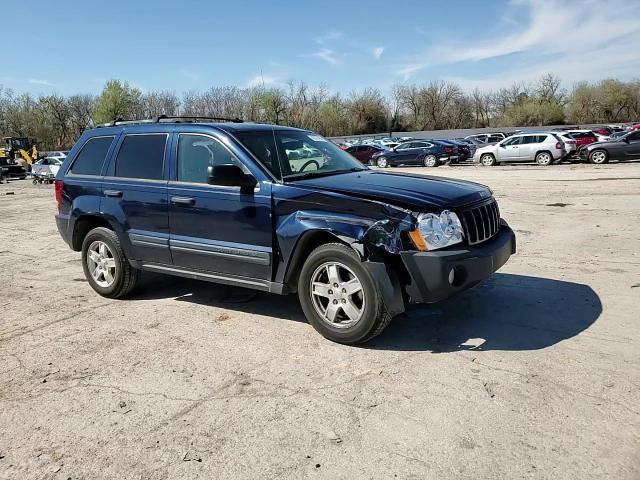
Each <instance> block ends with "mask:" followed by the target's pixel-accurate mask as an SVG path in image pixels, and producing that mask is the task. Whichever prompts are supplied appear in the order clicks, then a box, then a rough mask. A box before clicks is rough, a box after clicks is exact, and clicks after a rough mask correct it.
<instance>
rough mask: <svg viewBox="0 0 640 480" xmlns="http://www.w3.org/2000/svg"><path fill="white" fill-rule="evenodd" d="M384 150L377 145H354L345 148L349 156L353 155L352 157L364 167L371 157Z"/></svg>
mask: <svg viewBox="0 0 640 480" xmlns="http://www.w3.org/2000/svg"><path fill="white" fill-rule="evenodd" d="M385 150H387V149H385V148H383V147H379V146H377V145H355V146H353V147H349V148H347V150H346V151H347V152H348V153H350V154H351V155H353V156H354V157H356V158H357V159H358V160H360V161H361V162H362V163H364V164H365V165H369V162H370V161H371V157H372V156H373V155H374V154H375V153H380V152H384V151H385Z"/></svg>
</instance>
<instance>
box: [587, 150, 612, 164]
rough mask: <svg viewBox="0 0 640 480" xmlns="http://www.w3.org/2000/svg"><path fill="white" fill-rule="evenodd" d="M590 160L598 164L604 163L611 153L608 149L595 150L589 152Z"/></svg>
mask: <svg viewBox="0 0 640 480" xmlns="http://www.w3.org/2000/svg"><path fill="white" fill-rule="evenodd" d="M589 161H590V162H591V163H594V164H596V165H602V164H603V163H607V162H608V161H609V153H608V152H607V151H606V150H594V151H593V152H591V153H590V154H589Z"/></svg>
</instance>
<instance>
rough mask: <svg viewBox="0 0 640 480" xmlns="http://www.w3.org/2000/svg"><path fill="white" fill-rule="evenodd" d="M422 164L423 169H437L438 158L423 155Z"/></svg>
mask: <svg viewBox="0 0 640 480" xmlns="http://www.w3.org/2000/svg"><path fill="white" fill-rule="evenodd" d="M422 163H423V164H424V166H425V167H431V168H433V167H437V166H438V158H437V157H436V156H435V155H425V157H424V159H423V161H422Z"/></svg>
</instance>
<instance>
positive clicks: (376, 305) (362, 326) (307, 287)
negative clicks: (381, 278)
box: [298, 243, 392, 345]
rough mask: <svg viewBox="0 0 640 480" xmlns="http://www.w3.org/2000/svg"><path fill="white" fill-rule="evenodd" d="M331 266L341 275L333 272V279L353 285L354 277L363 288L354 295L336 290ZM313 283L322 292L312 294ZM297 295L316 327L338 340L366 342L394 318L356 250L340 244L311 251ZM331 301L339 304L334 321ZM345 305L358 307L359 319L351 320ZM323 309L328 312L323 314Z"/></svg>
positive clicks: (332, 338)
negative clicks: (332, 274)
mask: <svg viewBox="0 0 640 480" xmlns="http://www.w3.org/2000/svg"><path fill="white" fill-rule="evenodd" d="M332 265H333V266H335V267H337V269H336V270H335V272H337V277H338V278H337V279H336V278H335V275H334V280H337V282H340V283H341V284H342V285H346V286H347V287H348V286H349V285H351V286H352V288H354V287H353V283H354V282H353V280H354V279H355V280H357V282H359V283H358V284H357V285H359V287H360V290H358V291H357V292H355V293H352V294H349V293H346V294H345V293H343V292H344V290H342V292H341V291H340V290H336V289H335V287H333V286H332V284H331V280H332V279H331V278H330V275H329V272H330V269H331V266H332ZM347 281H349V283H347ZM312 282H314V283H315V284H316V285H319V286H320V289H319V290H318V292H322V293H317V294H313V293H312V287H311V284H312ZM333 285H335V283H334V284H333ZM338 288H340V286H339V287H338ZM334 290H335V291H334ZM298 297H299V299H300V305H301V306H302V310H303V311H304V314H305V316H306V317H307V320H308V321H309V323H310V324H311V325H312V326H313V328H315V329H316V331H318V333H320V334H321V335H322V336H323V337H325V338H327V339H329V340H331V341H333V342H337V343H342V344H346V345H353V344H358V343H364V342H367V341H368V340H370V339H372V338H373V337H375V336H377V335H379V334H380V333H381V332H382V331H383V330H384V329H385V328H386V327H387V325H389V323H390V322H391V318H392V317H391V315H390V314H389V312H388V310H387V307H386V305H385V303H384V300H383V297H382V295H381V293H380V292H379V291H378V289H377V287H376V282H375V281H374V279H373V277H372V276H371V274H370V273H369V271H368V270H367V269H366V268H364V266H363V265H362V262H361V261H360V259H359V258H358V255H357V254H356V252H355V251H354V250H353V249H351V248H349V247H348V246H346V245H343V244H341V243H328V244H325V245H321V246H319V247H318V248H316V249H315V250H314V251H313V252H311V254H310V255H309V257H308V258H307V260H306V261H305V263H304V265H303V266H302V270H301V271H300V277H299V279H298ZM332 304H334V305H337V306H336V307H333V312H336V313H335V315H334V319H333V320H334V321H331V320H329V318H328V316H330V315H331V313H330V312H329V310H330V307H331V305H332ZM342 305H345V307H346V306H347V305H348V306H350V308H351V311H352V312H354V310H353V309H354V308H355V310H356V311H358V313H359V317H358V319H357V320H355V321H354V320H352V317H351V316H349V315H348V314H347V310H345V309H343V307H342ZM323 310H324V313H325V315H323V314H322V311H323Z"/></svg>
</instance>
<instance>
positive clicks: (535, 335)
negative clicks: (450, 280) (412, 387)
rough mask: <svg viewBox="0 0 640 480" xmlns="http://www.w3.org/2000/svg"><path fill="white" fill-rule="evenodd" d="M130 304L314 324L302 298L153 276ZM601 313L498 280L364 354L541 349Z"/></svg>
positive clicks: (583, 289) (585, 298)
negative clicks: (191, 306)
mask: <svg viewBox="0 0 640 480" xmlns="http://www.w3.org/2000/svg"><path fill="white" fill-rule="evenodd" d="M128 298H129V299H131V300H152V299H167V298H174V299H175V300H176V301H180V302H190V303H196V304H200V305H206V306H213V307H219V308H225V309H228V310H231V311H239V312H244V313H250V314H257V315H266V316H272V317H275V318H276V320H277V321H279V320H280V319H283V320H284V319H286V320H293V321H297V322H306V319H305V317H304V314H303V312H302V309H301V308H300V305H299V304H298V301H297V298H296V297H295V296H289V297H282V296H279V295H271V294H267V293H262V292H255V291H252V290H247V289H244V288H237V287H229V286H225V285H216V284H211V283H207V282H200V281H197V280H189V279H183V278H178V277H170V276H165V275H156V274H148V273H147V272H145V274H144V275H143V278H142V279H141V282H140V284H139V286H138V287H137V288H136V290H135V291H134V292H132V295H130V296H129V297H128ZM601 313H602V303H601V302H600V298H599V297H598V295H597V294H596V293H595V292H594V291H593V290H592V289H591V287H589V286H588V285H584V284H579V283H573V282H567V281H562V280H552V279H549V278H540V277H530V276H526V275H513V274H505V273H497V274H495V275H493V276H492V277H491V278H490V279H489V280H487V281H486V282H485V283H483V284H481V285H479V286H478V287H476V288H475V289H473V290H469V291H467V292H463V293H461V294H459V295H457V296H455V297H452V298H450V299H448V300H445V301H443V302H440V303H438V304H434V305H420V306H411V307H410V308H409V309H408V311H407V312H406V313H404V314H402V315H399V316H398V317H396V318H395V319H394V320H393V321H392V322H391V324H390V325H389V327H388V328H387V329H386V330H385V331H384V332H383V333H382V334H381V335H380V336H379V337H377V338H375V339H373V340H372V341H370V342H368V343H366V344H364V345H361V346H360V348H367V349H377V350H400V351H432V352H433V353H445V352H454V351H463V350H475V351H487V350H506V351H512V350H514V351H515V350H538V349H541V348H546V347H549V346H552V345H555V344H556V343H558V342H561V341H562V340H566V339H568V338H571V337H574V336H576V335H578V334H579V333H580V332H582V331H583V330H585V329H587V328H588V327H589V326H590V325H592V324H593V323H594V322H595V321H596V320H597V319H598V317H599V316H600V314H601ZM310 328H311V327H310Z"/></svg>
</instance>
